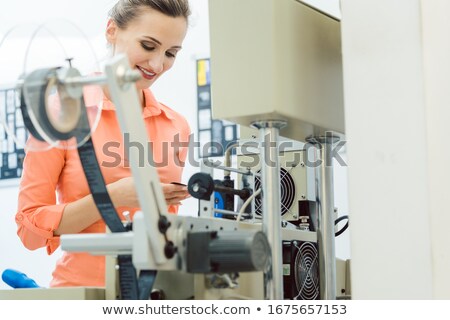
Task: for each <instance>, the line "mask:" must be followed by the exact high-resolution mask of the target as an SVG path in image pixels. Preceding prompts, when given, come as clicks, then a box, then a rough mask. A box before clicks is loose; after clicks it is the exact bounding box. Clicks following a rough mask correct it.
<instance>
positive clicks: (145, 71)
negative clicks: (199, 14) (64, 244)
mask: <svg viewBox="0 0 450 320" xmlns="http://www.w3.org/2000/svg"><path fill="white" fill-rule="evenodd" d="M186 30H187V21H186V19H185V18H184V17H176V18H173V17H169V16H166V15H164V14H162V13H160V12H158V11H156V10H152V9H147V8H145V9H142V11H141V14H140V16H138V17H137V18H135V19H134V20H132V21H131V22H129V23H128V25H127V27H126V28H125V29H120V28H118V27H117V25H116V24H115V22H114V21H112V20H110V21H109V23H108V27H107V28H106V38H107V40H108V42H109V43H110V44H111V45H112V47H113V54H118V53H126V54H127V55H128V60H129V62H130V66H131V68H133V69H136V70H138V71H139V72H140V73H141V75H142V78H141V79H140V80H139V81H137V82H136V86H137V88H138V89H141V90H142V89H145V88H148V87H150V86H151V85H152V84H153V83H154V82H155V81H156V79H158V78H159V77H160V76H161V75H162V74H163V73H164V72H166V71H167V70H169V69H170V68H171V67H172V66H173V63H174V62H175V58H176V55H177V53H178V51H179V50H180V49H181V45H182V42H183V40H184V37H185V35H186Z"/></svg>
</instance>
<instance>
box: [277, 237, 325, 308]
mask: <svg viewBox="0 0 450 320" xmlns="http://www.w3.org/2000/svg"><path fill="white" fill-rule="evenodd" d="M283 264H284V275H283V278H284V298H285V299H293V300H317V299H319V297H320V290H319V288H320V283H319V256H318V251H317V244H316V243H313V242H303V241H297V240H294V241H284V242H283Z"/></svg>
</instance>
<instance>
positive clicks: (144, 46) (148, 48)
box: [141, 42, 155, 51]
mask: <svg viewBox="0 0 450 320" xmlns="http://www.w3.org/2000/svg"><path fill="white" fill-rule="evenodd" d="M141 46H142V48H144V50H147V51H152V50H155V47H154V46H152V45H148V44H146V43H144V42H141Z"/></svg>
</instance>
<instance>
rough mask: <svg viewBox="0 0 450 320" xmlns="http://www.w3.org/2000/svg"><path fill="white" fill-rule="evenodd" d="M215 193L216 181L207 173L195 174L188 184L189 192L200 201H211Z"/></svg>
mask: <svg viewBox="0 0 450 320" xmlns="http://www.w3.org/2000/svg"><path fill="white" fill-rule="evenodd" d="M213 191H214V181H213V179H212V178H211V176H210V175H209V174H207V173H203V172H199V173H196V174H194V175H193V176H192V177H191V178H190V179H189V182H188V192H189V194H190V195H191V196H193V197H194V198H196V199H199V200H209V199H210V197H211V194H212V193H213Z"/></svg>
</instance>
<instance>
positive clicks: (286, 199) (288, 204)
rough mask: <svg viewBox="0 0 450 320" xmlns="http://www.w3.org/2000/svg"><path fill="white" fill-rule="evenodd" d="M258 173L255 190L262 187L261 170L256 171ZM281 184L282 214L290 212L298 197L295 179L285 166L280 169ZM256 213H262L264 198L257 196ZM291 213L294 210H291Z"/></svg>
mask: <svg viewBox="0 0 450 320" xmlns="http://www.w3.org/2000/svg"><path fill="white" fill-rule="evenodd" d="M256 173H257V174H258V175H257V176H256V178H255V190H258V189H259V188H261V178H260V176H259V175H260V174H261V170H258V171H257V172H256ZM280 185H281V194H280V198H281V215H284V214H285V213H287V212H289V209H291V208H292V204H293V203H294V200H295V198H296V190H295V181H294V178H292V175H291V174H290V173H289V171H287V170H286V169H285V168H281V169H280ZM255 213H256V214H258V215H261V214H262V198H261V196H259V195H258V196H257V197H256V198H255ZM290 213H291V215H292V214H293V212H290Z"/></svg>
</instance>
